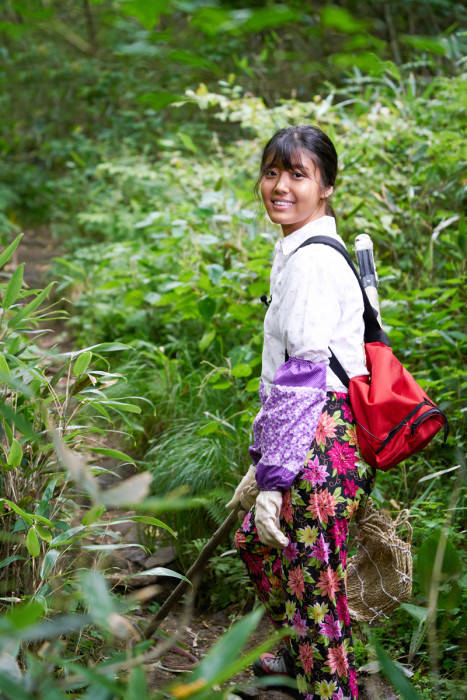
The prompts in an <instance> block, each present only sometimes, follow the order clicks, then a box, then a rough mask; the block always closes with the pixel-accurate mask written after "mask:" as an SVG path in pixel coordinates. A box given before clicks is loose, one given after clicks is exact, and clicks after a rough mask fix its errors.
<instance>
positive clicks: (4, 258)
mask: <svg viewBox="0 0 467 700" xmlns="http://www.w3.org/2000/svg"><path fill="white" fill-rule="evenodd" d="M22 237H23V234H22V233H20V234H19V236H16V238H15V240H14V241H12V242H11V243H10V245H9V246H7V247H6V248H5V250H4V251H3V252H2V253H0V268H2V267H3V266H4V265H6V263H7V262H8V261H9V260H10V258H11V256H12V255H13V253H14V252H15V250H16V248H17V247H18V245H19V242H20V240H21V239H22Z"/></svg>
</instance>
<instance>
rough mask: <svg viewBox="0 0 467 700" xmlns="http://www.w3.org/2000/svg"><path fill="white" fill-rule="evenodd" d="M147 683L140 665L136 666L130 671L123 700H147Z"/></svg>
mask: <svg viewBox="0 0 467 700" xmlns="http://www.w3.org/2000/svg"><path fill="white" fill-rule="evenodd" d="M148 699H149V694H148V684H147V682H146V676H145V675H144V671H143V669H142V667H141V666H136V667H135V668H134V669H133V670H132V671H131V673H130V677H129V679H128V686H127V689H126V693H125V700H148Z"/></svg>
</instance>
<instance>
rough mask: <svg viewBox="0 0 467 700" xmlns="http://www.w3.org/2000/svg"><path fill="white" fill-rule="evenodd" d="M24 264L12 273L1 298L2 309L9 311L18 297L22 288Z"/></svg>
mask: <svg viewBox="0 0 467 700" xmlns="http://www.w3.org/2000/svg"><path fill="white" fill-rule="evenodd" d="M23 272H24V263H21V265H18V267H17V268H16V270H15V271H14V272H13V274H12V276H11V279H10V281H9V282H8V284H7V288H6V290H5V294H4V296H3V301H2V306H3V308H4V309H9V308H10V306H11V305H12V304H14V303H15V301H16V300H17V298H18V297H19V293H20V291H21V287H22V286H23Z"/></svg>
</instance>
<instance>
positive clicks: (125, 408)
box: [95, 400, 141, 415]
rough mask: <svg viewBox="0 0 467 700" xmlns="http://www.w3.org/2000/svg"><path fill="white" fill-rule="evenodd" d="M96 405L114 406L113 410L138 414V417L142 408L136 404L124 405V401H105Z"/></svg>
mask: <svg viewBox="0 0 467 700" xmlns="http://www.w3.org/2000/svg"><path fill="white" fill-rule="evenodd" d="M95 403H96V404H97V403H99V404H104V406H112V408H115V409H118V410H120V411H123V412H124V413H137V414H138V415H139V414H140V413H141V408H140V407H139V406H136V405H135V404H134V403H123V402H122V401H116V400H115V401H111V400H105V401H99V402H95Z"/></svg>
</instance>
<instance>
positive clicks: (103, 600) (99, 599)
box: [79, 569, 118, 628]
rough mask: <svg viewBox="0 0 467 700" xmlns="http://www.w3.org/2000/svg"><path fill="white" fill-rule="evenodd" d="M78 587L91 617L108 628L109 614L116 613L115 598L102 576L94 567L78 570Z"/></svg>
mask: <svg viewBox="0 0 467 700" xmlns="http://www.w3.org/2000/svg"><path fill="white" fill-rule="evenodd" d="M79 581H80V588H81V592H82V595H83V598H84V600H85V602H86V605H87V607H88V610H89V614H90V615H91V617H92V618H93V619H94V620H95V622H97V624H99V625H101V626H103V627H104V628H108V627H109V625H110V616H111V615H112V614H113V613H118V605H117V600H116V599H115V598H114V597H113V596H112V595H111V593H110V591H109V589H108V586H107V583H106V581H105V578H104V576H103V575H102V574H101V573H100V572H99V571H96V570H95V569H88V570H85V571H82V572H80V575H79Z"/></svg>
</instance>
